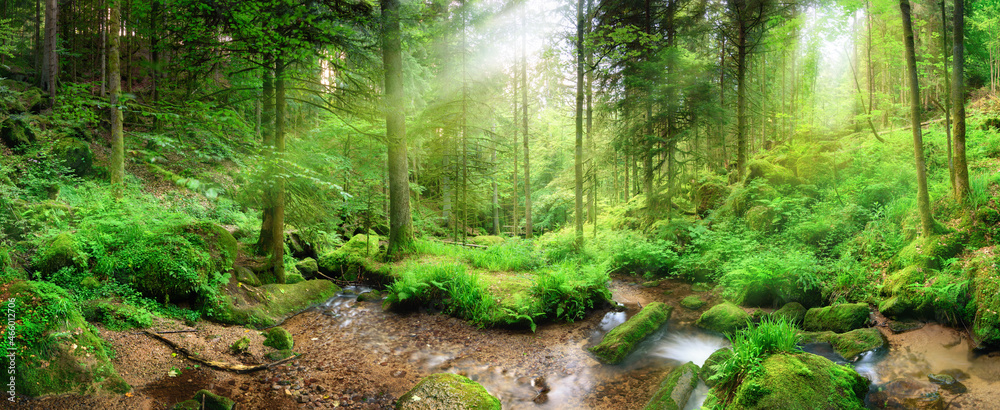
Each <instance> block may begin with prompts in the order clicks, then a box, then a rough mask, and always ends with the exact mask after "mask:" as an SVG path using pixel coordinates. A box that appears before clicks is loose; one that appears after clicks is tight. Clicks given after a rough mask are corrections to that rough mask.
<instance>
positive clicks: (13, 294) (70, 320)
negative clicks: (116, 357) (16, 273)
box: [0, 281, 130, 397]
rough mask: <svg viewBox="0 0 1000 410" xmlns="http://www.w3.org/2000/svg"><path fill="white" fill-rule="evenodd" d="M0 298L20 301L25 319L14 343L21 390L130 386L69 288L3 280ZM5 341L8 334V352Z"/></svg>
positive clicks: (78, 391)
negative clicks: (72, 296) (79, 307)
mask: <svg viewBox="0 0 1000 410" xmlns="http://www.w3.org/2000/svg"><path fill="white" fill-rule="evenodd" d="M0 298H2V300H4V301H7V300H9V299H11V298H13V299H15V300H16V301H15V302H14V306H13V308H14V310H15V311H16V312H18V315H19V319H20V321H21V325H20V326H19V328H18V334H17V336H16V338H15V340H14V344H13V347H14V348H15V349H17V354H18V359H19V360H18V361H17V367H16V377H17V383H16V390H17V392H18V393H20V394H24V395H27V396H31V397H38V396H43V395H47V394H62V393H75V394H98V393H104V392H109V393H119V394H120V393H124V392H126V391H128V390H129V389H130V387H129V385H128V384H127V383H125V381H124V380H123V379H122V378H121V377H120V376H119V375H118V373H117V372H115V369H114V366H113V365H112V363H111V360H110V359H109V357H108V352H107V351H106V350H105V347H104V343H103V341H102V340H101V339H100V337H98V336H97V333H96V330H95V329H94V328H93V327H91V326H90V325H88V324H87V322H86V321H85V320H84V318H83V315H82V314H81V313H80V311H79V309H77V307H76V305H74V304H73V303H72V301H71V299H70V297H69V295H68V294H67V293H66V291H65V290H63V289H62V288H60V287H58V286H55V285H53V284H51V283H47V282H33V281H14V282H10V283H7V284H2V285H0ZM5 344H6V338H5V339H4V340H3V341H2V342H0V347H3V349H4V350H5V351H6V349H7V348H8V347H9V346H5Z"/></svg>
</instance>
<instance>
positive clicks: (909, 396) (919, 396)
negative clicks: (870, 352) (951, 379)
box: [869, 379, 949, 410]
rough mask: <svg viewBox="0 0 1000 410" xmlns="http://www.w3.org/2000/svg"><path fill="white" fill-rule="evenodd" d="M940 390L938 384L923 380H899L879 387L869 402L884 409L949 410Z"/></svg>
mask: <svg viewBox="0 0 1000 410" xmlns="http://www.w3.org/2000/svg"><path fill="white" fill-rule="evenodd" d="M939 390H940V388H939V387H938V386H937V385H936V384H933V383H929V382H925V381H922V380H913V379H898V380H893V381H890V382H888V383H885V384H883V385H881V386H879V387H878V389H876V390H875V391H873V392H872V393H871V395H870V396H869V401H871V402H872V403H878V404H879V405H880V406H881V407H880V408H884V409H926V410H942V409H947V408H949V405H948V404H946V403H945V400H944V398H943V397H941V393H940V392H939Z"/></svg>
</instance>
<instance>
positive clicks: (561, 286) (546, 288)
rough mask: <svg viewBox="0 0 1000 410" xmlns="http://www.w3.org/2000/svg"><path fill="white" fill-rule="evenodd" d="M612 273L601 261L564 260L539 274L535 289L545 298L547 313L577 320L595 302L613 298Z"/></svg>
mask: <svg viewBox="0 0 1000 410" xmlns="http://www.w3.org/2000/svg"><path fill="white" fill-rule="evenodd" d="M608 280H609V277H608V273H607V271H606V270H605V269H604V267H603V266H601V265H586V266H582V267H581V266H579V265H577V264H576V263H573V262H564V263H562V264H560V265H559V266H557V267H556V269H555V270H553V271H550V272H543V273H541V274H539V275H538V278H537V281H536V282H535V286H533V287H532V289H531V293H532V294H534V295H536V296H537V297H538V298H539V299H541V305H542V306H543V309H544V314H545V317H547V318H549V319H553V320H564V321H567V322H573V321H575V320H580V319H583V317H584V315H586V313H587V310H588V309H593V308H594V306H595V302H604V301H607V300H611V292H610V291H609V290H608V289H607V286H606V284H607V282H608Z"/></svg>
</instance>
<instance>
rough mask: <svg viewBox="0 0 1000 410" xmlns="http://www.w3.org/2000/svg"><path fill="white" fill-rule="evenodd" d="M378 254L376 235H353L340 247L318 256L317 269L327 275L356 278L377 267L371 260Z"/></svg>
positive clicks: (377, 237) (377, 238)
mask: <svg viewBox="0 0 1000 410" xmlns="http://www.w3.org/2000/svg"><path fill="white" fill-rule="evenodd" d="M378 256H379V236H378V235H374V234H372V235H364V234H358V235H354V237H353V238H351V240H349V241H347V243H345V244H344V245H342V246H341V247H340V248H337V249H336V250H334V251H331V252H328V253H326V254H324V255H322V256H320V258H319V260H318V261H317V264H318V267H319V270H320V271H321V272H323V273H326V274H328V275H334V276H337V277H345V278H353V279H357V278H358V277H360V276H361V275H362V274H364V273H366V272H373V271H376V270H377V269H376V268H375V267H374V264H373V261H374V260H375V258H377V257H378Z"/></svg>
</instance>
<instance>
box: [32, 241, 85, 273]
mask: <svg viewBox="0 0 1000 410" xmlns="http://www.w3.org/2000/svg"><path fill="white" fill-rule="evenodd" d="M32 265H33V267H34V268H35V270H37V271H39V272H41V273H42V274H43V275H44V276H49V275H51V274H53V273H56V272H58V271H59V270H60V269H62V268H77V269H83V268H86V267H87V256H86V255H84V254H83V252H82V251H81V250H80V246H79V245H78V244H77V240H76V237H74V236H73V234H71V233H69V232H63V233H60V234H58V235H55V236H52V237H50V238H48V239H46V240H43V242H42V244H41V246H39V251H38V254H37V255H35V260H34V263H32Z"/></svg>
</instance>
